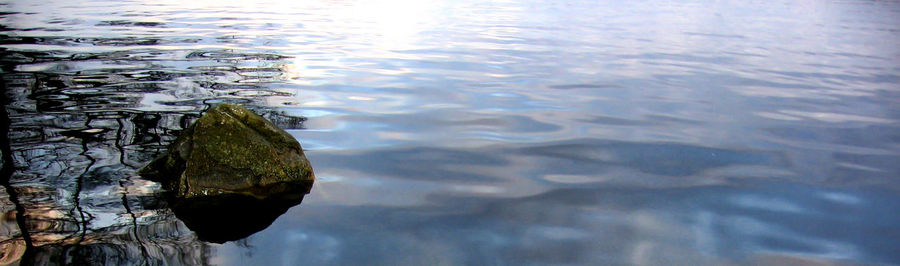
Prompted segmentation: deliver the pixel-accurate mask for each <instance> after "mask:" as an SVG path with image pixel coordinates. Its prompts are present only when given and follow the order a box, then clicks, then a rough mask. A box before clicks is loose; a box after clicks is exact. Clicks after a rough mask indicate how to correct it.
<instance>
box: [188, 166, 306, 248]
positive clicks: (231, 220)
mask: <svg viewBox="0 0 900 266" xmlns="http://www.w3.org/2000/svg"><path fill="white" fill-rule="evenodd" d="M312 184H313V183H312V181H310V182H308V183H307V185H297V186H294V187H292V188H291V189H289V190H286V191H282V192H281V193H278V194H277V195H270V196H269V197H268V198H265V199H258V198H255V197H251V196H246V195H240V194H227V195H219V196H211V197H201V198H189V199H182V200H173V201H174V202H175V203H174V204H173V205H172V210H173V211H174V212H175V216H176V217H178V219H180V220H181V221H183V222H184V224H185V225H186V226H187V227H188V228H190V229H191V230H192V231H194V232H195V233H196V234H197V237H198V238H199V239H200V240H202V241H207V242H213V243H225V242H227V241H234V240H238V239H243V238H246V237H248V236H250V235H252V234H253V233H256V232H259V231H261V230H263V229H266V227H269V225H270V224H272V222H274V221H275V219H276V218H278V216H281V215H282V214H284V212H285V211H287V210H288V209H290V208H291V207H293V206H295V205H297V204H300V202H301V201H303V196H304V195H305V194H307V193H309V190H310V189H311V188H312Z"/></svg>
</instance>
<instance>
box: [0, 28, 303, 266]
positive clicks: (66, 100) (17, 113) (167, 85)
mask: <svg viewBox="0 0 900 266" xmlns="http://www.w3.org/2000/svg"><path fill="white" fill-rule="evenodd" d="M137 26H149V25H137ZM6 37H7V36H3V38H0V39H3V40H4V41H2V44H28V43H30V44H41V45H44V44H54V45H75V44H76V43H81V42H89V43H90V44H91V45H153V44H158V43H159V42H160V41H159V40H154V39H147V40H144V39H140V38H133V39H109V40H101V39H95V40H81V39H78V40H74V39H65V38H36V37H15V38H6ZM281 58H283V56H280V55H273V54H265V53H238V52H234V51H171V50H170V51H165V50H147V49H144V50H125V51H121V50H120V51H111V52H106V53H91V54H83V53H82V54H66V53H65V52H59V51H56V52H34V51H13V50H7V49H3V50H0V68H2V70H3V71H2V80H3V82H2V84H3V87H4V93H3V103H4V106H3V111H4V112H3V114H4V117H3V119H0V120H3V121H4V128H3V129H5V130H4V132H3V135H4V139H3V140H4V141H3V143H2V144H3V145H2V146H4V147H3V157H4V160H3V169H4V172H3V176H2V181H3V182H2V183H3V186H4V188H5V191H4V192H5V193H0V194H2V195H0V196H2V197H0V213H2V215H0V216H2V217H0V218H2V219H3V220H2V222H0V225H2V226H0V250H2V251H0V252H2V254H3V255H2V256H0V264H10V263H12V264H15V263H19V264H31V263H34V264H41V265H45V264H85V265H94V264H116V265H121V264H151V265H160V264H164V265H169V264H174V265H206V264H209V261H208V258H209V257H210V256H211V255H210V254H211V252H213V251H214V249H213V248H212V247H211V246H210V244H209V243H208V242H207V241H210V242H217V243H221V242H224V241H229V240H235V239H240V238H243V237H246V236H247V235H250V234H252V233H253V232H255V231H258V230H260V229H262V228H265V227H266V226H267V225H268V224H269V223H271V222H272V221H273V220H274V219H275V218H277V216H278V215H280V214H281V213H283V212H284V211H285V210H287V209H288V208H290V207H291V206H294V205H296V204H299V203H300V201H301V200H302V195H303V194H302V193H301V194H298V195H299V196H293V197H283V198H280V201H278V202H266V203H265V204H270V205H271V206H270V207H267V208H249V206H255V204H260V203H257V202H252V201H247V200H245V199H239V198H230V199H218V200H222V202H226V203H227V204H228V205H224V206H230V207H229V208H228V209H227V210H225V211H223V210H224V209H222V208H218V209H217V210H219V211H223V212H221V215H218V216H216V215H206V216H200V217H196V216H194V215H192V214H198V213H203V214H208V213H205V212H198V211H197V208H201V207H202V208H207V207H209V208H213V209H216V206H212V205H210V203H209V202H208V201H196V202H172V203H170V202H167V201H166V200H165V197H164V196H165V195H164V194H163V193H162V192H161V191H162V189H161V187H160V185H159V184H158V183H155V182H151V181H148V180H145V179H142V178H140V177H139V176H138V175H137V174H136V173H135V171H136V169H137V168H138V167H141V166H142V165H143V164H145V163H146V162H148V161H150V160H151V159H152V158H154V157H156V156H158V155H159V154H160V153H161V152H162V151H163V150H164V149H165V147H166V145H168V144H169V143H170V142H172V141H173V140H174V138H175V136H178V134H179V133H180V132H181V131H183V130H184V129H185V128H186V127H187V126H188V125H190V123H191V122H192V121H194V120H195V119H197V117H199V114H201V113H202V112H204V110H206V109H208V108H209V107H210V106H211V105H213V104H216V103H223V102H235V103H243V104H245V105H249V107H250V108H252V109H253V110H254V111H256V112H257V113H260V114H261V115H262V116H264V117H266V118H267V119H269V120H271V121H272V122H274V123H276V124H277V125H278V126H280V127H282V128H286V129H291V128H293V129H297V128H302V127H303V122H304V120H305V118H303V117H292V116H288V115H286V114H284V113H282V112H277V111H274V110H272V109H269V108H266V107H259V106H260V105H262V104H259V103H258V101H264V100H266V98H265V97H269V96H281V97H283V96H290V94H289V93H287V92H284V91H275V90H273V89H270V88H268V87H267V86H266V84H267V82H270V81H277V80H278V78H279V75H280V73H278V71H279V69H280V68H279V64H282V62H281V61H279V60H280V59H281ZM245 60H253V61H254V62H255V63H254V64H253V65H254V66H252V67H246V66H244V65H242V62H243V61H245ZM254 106H255V107H254ZM6 137H8V139H7V138H6ZM301 189H306V191H308V190H309V188H308V187H307V188H301ZM219 206H222V205H219ZM240 206H244V207H247V208H245V209H241V208H239V207H240ZM225 214H227V215H225ZM211 217H214V218H215V219H221V220H217V222H221V221H223V220H230V221H232V220H233V221H234V222H233V223H230V225H231V226H230V227H229V228H228V229H230V230H233V232H230V233H232V234H218V236H217V237H207V236H208V235H210V234H216V233H210V232H215V230H221V229H223V228H217V227H215V226H214V224H212V226H209V227H207V226H208V225H211V224H210V223H209V222H210V221H213V220H208V219H207V218H211ZM181 219H183V220H181ZM244 226H246V228H244ZM237 227H241V228H237ZM201 228H202V229H201ZM193 230H198V231H197V232H194V231H193Z"/></svg>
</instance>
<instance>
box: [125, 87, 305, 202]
mask: <svg viewBox="0 0 900 266" xmlns="http://www.w3.org/2000/svg"><path fill="white" fill-rule="evenodd" d="M138 173H139V174H140V175H141V176H144V177H147V178H149V179H151V180H154V181H157V182H161V183H162V184H163V186H164V187H165V188H166V189H168V190H170V191H171V192H172V193H174V196H175V197H177V198H195V197H202V196H216V195H223V194H241V195H246V196H251V197H254V198H257V199H260V200H264V199H267V198H269V197H270V196H273V195H279V194H280V193H284V192H288V191H291V190H293V189H292V188H293V187H296V186H295V185H304V186H306V185H308V184H311V183H312V181H313V180H314V179H315V175H314V174H313V170H312V166H311V165H310V163H309V160H307V159H306V155H304V154H303V148H301V147H300V143H299V142H297V140H296V139H294V138H293V137H292V136H291V135H290V134H288V133H287V132H285V131H284V130H282V129H280V128H278V126H276V125H275V124H273V123H272V122H269V121H268V120H266V119H265V118H263V117H261V116H259V115H257V114H255V113H253V112H252V111H250V110H247V109H246V108H244V107H241V106H238V105H234V104H221V105H218V106H216V107H213V108H212V109H210V110H209V111H208V112H206V113H205V114H204V115H203V116H201V117H200V118H199V119H197V121H196V122H194V124H193V125H191V126H190V127H188V128H187V129H186V130H185V131H184V132H183V133H182V134H181V135H180V136H179V137H178V138H177V139H176V140H175V142H174V143H172V144H171V145H170V146H169V150H168V151H167V153H166V154H164V155H163V156H161V157H159V158H157V159H155V160H154V161H152V162H150V164H148V165H147V166H145V167H144V168H142V169H140V170H139V171H138ZM307 187H309V186H307ZM306 192H308V190H307V191H306Z"/></svg>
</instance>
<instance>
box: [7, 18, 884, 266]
mask: <svg viewBox="0 0 900 266" xmlns="http://www.w3.org/2000/svg"><path fill="white" fill-rule="evenodd" d="M48 6H52V7H54V8H47V7H48ZM0 9H2V10H3V12H8V13H3V14H2V15H0V25H3V26H4V27H5V28H4V29H10V30H8V31H4V32H3V35H4V36H3V37H4V38H3V41H2V42H0V43H2V47H3V49H5V50H3V51H2V57H0V59H2V62H3V63H4V64H3V69H2V70H3V71H4V72H2V74H3V75H4V81H10V83H9V84H18V85H16V87H15V88H16V93H18V94H16V95H18V97H19V98H14V100H12V101H11V103H10V104H9V105H8V106H7V109H8V110H12V111H11V113H12V114H13V115H12V118H15V119H20V120H16V121H19V122H21V123H19V122H17V123H18V124H15V125H14V126H15V127H14V128H16V129H21V130H15V131H14V132H11V136H12V137H14V138H17V139H18V138H21V139H27V140H29V142H26V143H25V144H24V145H25V146H26V147H23V150H25V149H26V148H28V149H29V150H31V149H33V150H36V151H38V150H54V151H57V150H59V156H60V158H61V159H60V160H62V161H65V162H66V163H67V164H68V165H75V166H79V167H81V166H84V165H85V164H86V162H87V161H90V160H88V159H86V158H88V157H89V158H96V159H95V160H96V161H95V162H96V163H97V166H88V167H86V168H89V169H81V168H78V169H81V170H85V171H84V173H80V172H77V173H76V172H72V171H70V172H66V171H65V170H64V169H66V167H64V165H62V164H53V163H52V162H51V161H53V160H49V159H47V158H49V157H47V158H43V157H40V156H39V154H37V152H35V153H29V154H27V155H30V156H31V155H33V156H31V157H29V156H21V158H19V157H17V160H18V162H19V163H20V164H22V166H23V169H24V170H21V171H20V172H18V176H17V177H18V178H21V179H23V180H24V181H22V183H20V184H23V186H24V184H29V185H31V184H41V181H44V180H45V179H50V180H51V181H54V182H56V185H58V186H59V187H60V188H63V189H60V192H53V193H51V192H52V191H50V192H46V191H44V190H42V189H45V188H43V187H41V188H40V189H37V188H35V191H37V192H34V194H36V195H37V194H40V195H43V194H48V195H56V194H54V193H58V194H59V195H56V196H58V197H60V198H65V199H68V198H71V197H70V196H71V195H70V194H73V193H72V192H71V190H74V188H75V187H76V186H75V184H77V183H78V182H74V181H73V180H75V179H76V177H79V176H96V177H97V178H98V179H97V181H96V185H97V190H96V191H93V190H92V191H88V190H90V189H87V190H86V191H85V193H87V194H86V195H92V196H86V197H85V202H88V201H90V200H91V199H88V198H93V199H92V200H95V201H96V202H112V201H114V200H119V199H117V198H116V199H113V198H108V197H104V196H102V195H103V193H105V192H103V191H118V190H119V189H123V190H126V191H139V192H134V193H132V194H128V193H126V194H128V197H125V198H126V199H129V197H137V196H141V195H144V194H152V193H154V192H155V191H157V189H156V188H154V187H153V186H152V183H144V181H141V179H139V178H132V177H131V176H130V175H129V174H128V171H130V170H129V169H130V168H134V167H138V166H139V165H140V163H141V158H142V157H141V156H143V157H148V158H149V157H150V156H149V155H148V154H150V151H148V150H143V149H144V148H146V149H151V150H152V148H158V147H157V146H164V144H166V142H167V141H170V139H171V137H172V136H173V135H174V134H177V132H178V130H179V129H180V128H182V124H183V123H185V122H187V121H189V120H190V119H191V118H192V117H195V116H196V115H198V114H199V112H202V111H203V110H205V109H206V108H208V106H209V105H211V104H215V103H219V102H237V103H242V104H245V105H248V106H250V107H252V108H254V110H260V111H265V113H266V114H267V117H269V118H271V119H276V120H278V121H280V122H279V125H284V126H285V127H287V128H288V131H289V132H290V133H291V134H292V135H293V136H295V137H296V138H298V140H300V142H301V143H302V145H303V147H304V148H305V149H306V150H307V155H308V156H309V159H310V161H311V162H312V163H313V165H314V167H315V169H316V175H317V177H319V180H318V181H317V183H316V185H315V187H314V188H313V189H312V192H311V193H310V194H309V195H308V196H307V197H306V198H305V199H304V203H303V204H302V205H300V206H296V207H293V208H292V209H290V210H289V211H288V212H287V213H286V214H284V215H283V216H281V217H280V218H278V219H277V220H276V221H275V222H274V223H273V224H272V225H271V226H270V227H269V228H267V229H265V230H263V231H261V232H259V233H257V234H254V235H252V236H250V237H249V238H247V239H244V240H240V241H235V242H227V243H225V244H222V245H218V244H209V243H205V242H204V243H203V245H199V244H198V245H194V244H196V243H195V242H191V241H196V239H194V238H192V237H193V236H192V235H191V234H190V233H189V232H184V230H186V229H184V228H183V226H181V225H179V224H178V222H177V221H173V220H167V219H175V218H172V217H171V215H168V214H166V213H163V214H161V215H155V216H154V215H152V214H148V215H147V216H145V217H156V218H154V219H162V220H164V221H166V222H167V223H171V224H167V225H166V226H162V227H163V228H168V229H172V228H175V229H172V230H174V231H173V232H176V233H178V235H179V236H180V237H183V238H186V239H189V240H186V241H183V242H178V241H174V242H172V243H174V244H172V245H177V244H179V243H181V244H185V243H188V244H189V247H192V248H193V247H198V246H203V248H205V249H207V250H208V251H209V252H208V253H209V254H208V257H204V259H209V261H211V262H214V263H217V264H225V265H235V264H261V265H272V264H294V263H296V262H305V263H309V264H360V263H367V264H391V265H396V264H403V265H406V264H426V265H433V264H529V263H532V264H645V265H649V264H653V265H656V264H777V263H787V264H800V263H851V264H852V263H860V264H871V263H876V264H877V263H887V264H892V263H897V262H898V261H900V258H898V257H897V255H896V254H895V253H896V252H894V251H895V250H896V249H897V244H896V243H895V242H896V241H894V239H897V237H898V235H897V233H896V232H897V231H898V228H897V224H900V217H898V216H897V215H896V213H898V210H897V209H898V208H900V198H898V197H897V196H896V194H897V193H895V192H896V191H897V190H898V189H900V182H897V180H896V176H897V174H898V173H900V168H898V166H897V164H896V163H895V162H896V161H898V160H900V152H898V151H900V138H898V137H897V136H898V132H900V105H898V104H897V102H898V100H897V99H900V93H898V87H897V84H898V82H900V75H898V74H897V73H898V70H900V64H898V62H900V48H898V47H900V45H897V44H898V43H900V35H898V34H897V32H900V27H898V25H900V21H898V18H900V5H898V4H897V3H896V2H891V1H842V2H820V1H802V0H799V1H793V0H786V1H779V2H777V3H766V4H759V3H753V4H750V3H743V2H740V1H718V2H714V3H702V4H700V3H680V2H659V1H636V2H625V3H622V2H617V1H599V2H597V1H566V2H553V1H491V2H485V1H405V0H379V1H236V0H215V1H205V0H203V1H169V0H164V1H130V2H121V1H100V0H98V1H87V2H83V3H79V4H77V5H76V4H73V3H70V2H67V1H54V0H48V1H20V0H13V1H9V4H8V5H3V6H2V7H0ZM32 89H34V90H32ZM106 109H111V110H113V111H115V112H118V113H116V114H115V115H113V114H106V113H102V114H101V113H100V112H101V110H106ZM13 111H16V112H19V111H21V113H13ZM80 111H83V112H87V113H90V114H91V115H95V116H87V115H84V116H81V115H77V112H80ZM17 114H21V115H17ZM63 114H66V115H65V116H64V115H63ZM113 116H114V117H115V118H116V119H118V120H116V119H112V120H110V119H111V118H109V117H113ZM53 117H57V118H59V117H62V118H59V119H62V120H61V121H56V120H53V119H52V118H53ZM95 117H96V118H95ZM104 119H106V120H104ZM92 121H106V122H102V123H101V122H92ZM110 121H119V122H117V123H113V122H110ZM29 123H32V124H29ZM91 123H94V124H91ZM118 123H121V125H119V124H118ZM48 124H53V125H58V124H62V125H65V126H64V127H63V129H60V130H56V129H54V130H50V131H49V132H50V133H41V132H44V131H41V130H39V129H40V128H42V126H44V125H48ZM132 129H133V130H134V131H135V132H138V133H135V134H134V135H133V136H132V135H129V134H124V135H123V136H117V137H113V136H112V135H113V134H114V132H120V131H122V132H130V131H131V130H132ZM92 130H100V131H96V132H95V131H92ZM56 131H60V133H58V132H56ZM41 134H48V135H51V136H53V138H51V139H41V138H39V137H38V136H42V135H41ZM96 138H100V139H101V140H102V141H98V143H94V142H90V141H95V140H96ZM120 138H121V139H122V140H119V139H120ZM131 139H134V140H135V143H137V144H134V145H135V146H134V147H132V146H127V147H118V146H116V144H118V143H120V142H124V140H131ZM138 140H140V141H138ZM78 141H88V142H90V143H92V144H91V146H85V147H84V148H83V149H79V146H80V145H81V143H80V142H78ZM150 143H153V144H152V145H156V146H150V145H151V144H150ZM54 145H57V146H59V147H55V146H54ZM55 148H58V149H55ZM138 148H140V149H138ZM82 150H84V151H82ZM82 153H83V154H82ZM116 154H119V155H116ZM116 156H119V157H121V158H126V159H127V160H125V159H123V161H125V162H127V165H126V163H124V162H117V161H116V160H115V159H111V158H118V157H116ZM129 156H131V157H129ZM42 158H43V159H42ZM144 159H147V158H144ZM92 160H93V159H92ZM99 166H109V167H112V168H104V169H106V170H105V172H104V171H102V169H99V168H98V167H99ZM91 169H93V170H91ZM109 169H114V170H115V169H118V170H116V171H119V172H116V171H112V170H109ZM88 170H91V171H88ZM123 178H124V179H125V180H126V181H127V182H124V181H123V182H124V183H123V185H122V186H121V187H123V188H120V185H119V184H113V185H109V184H105V183H103V182H113V183H115V182H114V181H119V180H120V179H123ZM23 190H24V189H23ZM48 191H49V190H48ZM88 192H89V193H88ZM65 193H69V194H65ZM74 194H75V195H79V194H78V193H74ZM116 195H118V194H116ZM27 198H28V197H24V198H23V199H27ZM70 203H71V202H68V201H66V200H63V201H61V203H59V205H61V206H53V208H56V209H71V206H69V205H67V204H70ZM4 204H5V202H4ZM3 206H11V205H10V204H5V205H3ZM126 206H127V204H126ZM86 207H87V205H86ZM4 208H6V209H4V210H6V211H9V210H10V208H7V207H4ZM117 208H118V207H117ZM114 210H118V209H114ZM89 211H91V212H93V213H97V218H96V220H94V222H95V223H96V226H98V227H103V226H110V225H118V224H117V222H122V221H127V220H128V219H123V216H121V215H120V216H113V215H110V213H116V214H117V215H118V214H121V213H124V212H121V211H118V212H115V211H110V210H109V209H103V208H98V209H92V210H89ZM50 214H52V212H49V211H48V212H47V215H50ZM103 215H107V216H103ZM167 215H168V216H167ZM116 217H118V218H116ZM125 218H128V217H125ZM116 219H118V220H116ZM7 225H8V224H4V226H7ZM66 225H67V226H70V227H74V228H76V229H77V228H78V223H77V221H75V222H71V223H67V224H66ZM153 226H155V225H153V223H152V222H148V223H146V224H140V226H136V227H138V228H142V229H141V230H144V229H143V228H155V227H153ZM167 226H168V227H167ZM67 228H68V227H67ZM123 228H125V227H123ZM176 229H177V230H176ZM146 230H151V229H146ZM179 230H180V231H179ZM10 234H12V233H10ZM48 235H49V234H48ZM112 235H114V234H112ZM0 242H2V241H0ZM8 246H13V245H8ZM192 248H188V249H184V252H185V253H186V254H195V253H198V252H206V251H203V250H204V249H200V248H198V249H192ZM150 252H151V253H152V252H154V251H150Z"/></svg>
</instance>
